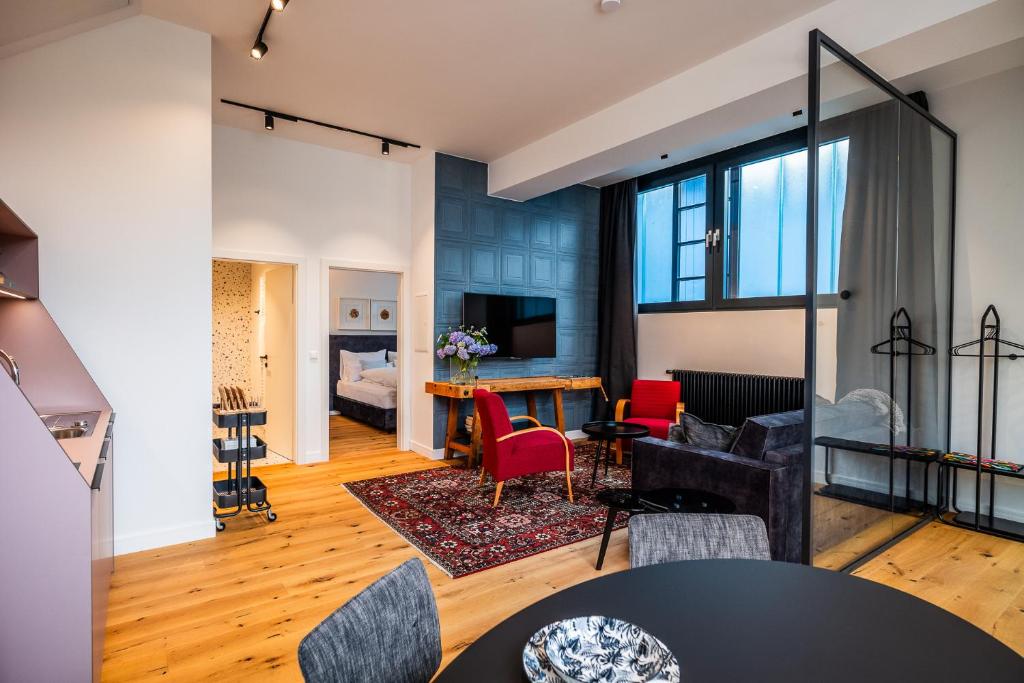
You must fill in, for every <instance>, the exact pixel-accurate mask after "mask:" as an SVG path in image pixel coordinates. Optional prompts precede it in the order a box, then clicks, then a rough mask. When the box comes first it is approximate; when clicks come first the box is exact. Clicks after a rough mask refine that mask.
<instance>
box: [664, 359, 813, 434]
mask: <svg viewBox="0 0 1024 683" xmlns="http://www.w3.org/2000/svg"><path fill="white" fill-rule="evenodd" d="M666 372H668V373H669V374H670V375H672V379H673V380H674V381H676V382H679V383H680V384H681V385H682V387H681V391H680V398H679V400H680V401H683V402H684V403H686V412H688V413H692V414H693V415H696V416H697V417H699V418H700V419H702V420H704V421H705V422H714V423H717V424H725V425H733V426H736V427H738V426H740V425H742V424H743V421H744V420H746V419H747V418H748V417H754V416H756V415H768V414H771V413H784V412H786V411H787V410H800V409H802V408H803V407H804V380H803V378H802V377H772V376H770V375H741V374H736V373H732V372H705V371H702V370H667V371H666Z"/></svg>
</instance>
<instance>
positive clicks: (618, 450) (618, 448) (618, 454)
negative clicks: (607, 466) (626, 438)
mask: <svg viewBox="0 0 1024 683" xmlns="http://www.w3.org/2000/svg"><path fill="white" fill-rule="evenodd" d="M615 464H616V465H621V464H622V439H615Z"/></svg>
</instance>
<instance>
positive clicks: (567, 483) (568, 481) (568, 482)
mask: <svg viewBox="0 0 1024 683" xmlns="http://www.w3.org/2000/svg"><path fill="white" fill-rule="evenodd" d="M569 474H570V473H569V466H568V465H566V466H565V487H566V488H567V489H569V502H570V503H571V502H573V500H572V477H571V476H569Z"/></svg>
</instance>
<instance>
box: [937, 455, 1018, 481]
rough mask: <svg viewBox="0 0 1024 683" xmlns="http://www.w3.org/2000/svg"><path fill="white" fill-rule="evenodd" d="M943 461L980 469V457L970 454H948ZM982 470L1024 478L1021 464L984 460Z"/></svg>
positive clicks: (982, 460) (943, 457)
mask: <svg viewBox="0 0 1024 683" xmlns="http://www.w3.org/2000/svg"><path fill="white" fill-rule="evenodd" d="M942 461H943V462H946V463H949V464H951V465H959V466H961V467H969V468H971V469H975V468H977V467H978V457H977V456H975V455H970V454H969V453H958V452H956V451H953V452H952V453H946V454H945V455H944V456H942ZM981 469H982V470H984V471H986V472H998V473H1000V474H1015V475H1018V476H1024V464H1021V463H1019V462H1010V461H1009V460H993V459H991V458H982V459H981Z"/></svg>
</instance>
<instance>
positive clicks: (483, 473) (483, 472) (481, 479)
mask: <svg viewBox="0 0 1024 683" xmlns="http://www.w3.org/2000/svg"><path fill="white" fill-rule="evenodd" d="M486 476H487V470H485V469H484V468H483V467H481V468H480V481H478V482H477V484H483V483H484V477H486Z"/></svg>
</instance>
